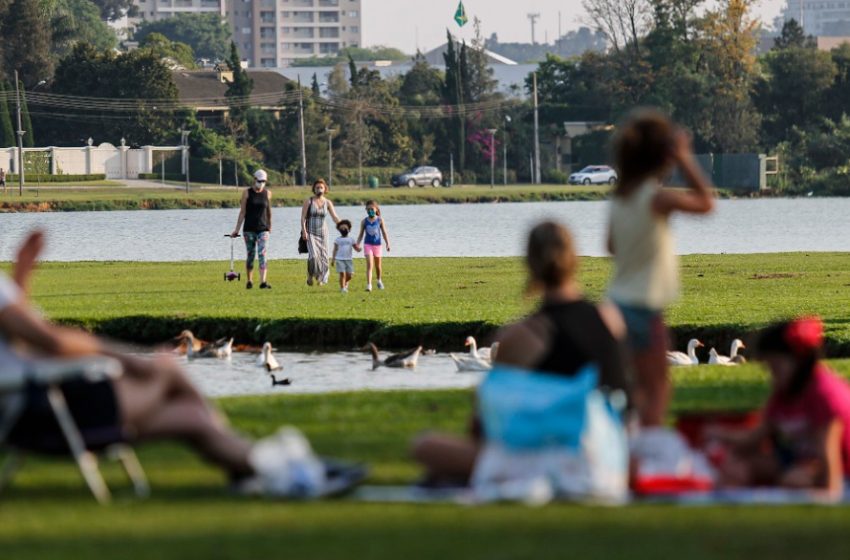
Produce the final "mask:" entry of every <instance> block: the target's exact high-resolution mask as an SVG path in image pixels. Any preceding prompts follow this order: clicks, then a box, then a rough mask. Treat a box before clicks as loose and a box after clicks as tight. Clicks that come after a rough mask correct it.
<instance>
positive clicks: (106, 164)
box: [0, 143, 182, 179]
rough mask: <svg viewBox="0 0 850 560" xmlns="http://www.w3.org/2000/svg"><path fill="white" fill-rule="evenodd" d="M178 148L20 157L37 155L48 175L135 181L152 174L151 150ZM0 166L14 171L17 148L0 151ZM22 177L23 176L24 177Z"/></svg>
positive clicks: (107, 147)
mask: <svg viewBox="0 0 850 560" xmlns="http://www.w3.org/2000/svg"><path fill="white" fill-rule="evenodd" d="M181 150H182V147H181V146H143V147H141V148H138V149H131V148H128V147H127V146H113V145H112V144H109V143H104V144H100V145H99V146H83V147H74V148H57V147H54V146H51V147H47V148H24V154H27V153H29V152H41V153H43V154H45V157H47V158H49V160H50V174H51V175H106V178H107V179H138V177H139V174H140V173H152V172H153V169H152V166H153V158H152V157H151V154H152V153H153V152H154V151H170V152H180V151H181ZM0 167H2V168H4V169H6V170H7V171H9V172H10V173H17V171H18V149H17V148H5V149H3V150H0ZM25 178H26V176H25Z"/></svg>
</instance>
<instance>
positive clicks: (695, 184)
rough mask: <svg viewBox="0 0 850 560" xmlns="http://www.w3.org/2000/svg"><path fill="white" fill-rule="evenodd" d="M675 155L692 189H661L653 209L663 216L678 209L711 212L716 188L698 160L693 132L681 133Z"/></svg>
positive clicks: (697, 212) (703, 212)
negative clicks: (693, 146)
mask: <svg viewBox="0 0 850 560" xmlns="http://www.w3.org/2000/svg"><path fill="white" fill-rule="evenodd" d="M672 157H673V160H674V161H675V162H676V163H677V164H678V166H679V169H680V170H681V171H682V174H683V175H684V176H685V182H686V183H687V185H688V190H686V191H684V192H683V191H676V190H669V189H665V190H662V191H660V192H659V193H658V194H656V195H655V198H654V199H653V200H652V209H653V211H654V212H655V213H656V214H660V215H662V216H669V215H670V214H672V213H673V212H675V211H679V212H686V213H688V214H708V213H709V212H711V211H712V210H714V188H713V187H712V186H711V182H709V180H708V179H707V178H706V176H705V174H703V172H702V170H701V169H700V167H699V164H697V161H696V158H695V157H694V152H693V149H692V148H691V140H690V136H688V134H687V133H686V132H684V131H681V132H679V134H678V135H677V137H676V141H675V146H674V148H673V154H672Z"/></svg>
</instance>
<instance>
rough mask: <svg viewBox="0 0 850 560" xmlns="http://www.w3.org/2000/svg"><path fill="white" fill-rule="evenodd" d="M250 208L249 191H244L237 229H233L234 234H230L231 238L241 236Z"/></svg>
mask: <svg viewBox="0 0 850 560" xmlns="http://www.w3.org/2000/svg"><path fill="white" fill-rule="evenodd" d="M247 207H248V190H247V189H245V190H243V191H242V201H241V203H240V205H239V217H238V218H237V219H236V227H235V228H233V233H231V234H230V237H237V236H239V229H240V228H241V227H242V224H243V223H244V222H245V210H246V208H247Z"/></svg>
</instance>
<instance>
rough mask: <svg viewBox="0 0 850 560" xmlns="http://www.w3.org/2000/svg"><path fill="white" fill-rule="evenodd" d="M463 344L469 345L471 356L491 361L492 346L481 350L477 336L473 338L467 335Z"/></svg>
mask: <svg viewBox="0 0 850 560" xmlns="http://www.w3.org/2000/svg"><path fill="white" fill-rule="evenodd" d="M463 345H464V346H468V347H469V356H470V357H471V358H483V359H484V360H487V361H490V358H491V356H490V353H491V349H490V348H481V349H480V350H479V348H478V343H477V342H476V341H475V338H473V337H471V336H467V337H466V340H465V341H464V343H463Z"/></svg>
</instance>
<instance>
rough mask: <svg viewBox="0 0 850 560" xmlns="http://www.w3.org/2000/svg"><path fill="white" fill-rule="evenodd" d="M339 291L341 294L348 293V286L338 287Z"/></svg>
mask: <svg viewBox="0 0 850 560" xmlns="http://www.w3.org/2000/svg"><path fill="white" fill-rule="evenodd" d="M339 292H340V293H341V294H347V293H348V288H340V289H339Z"/></svg>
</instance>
